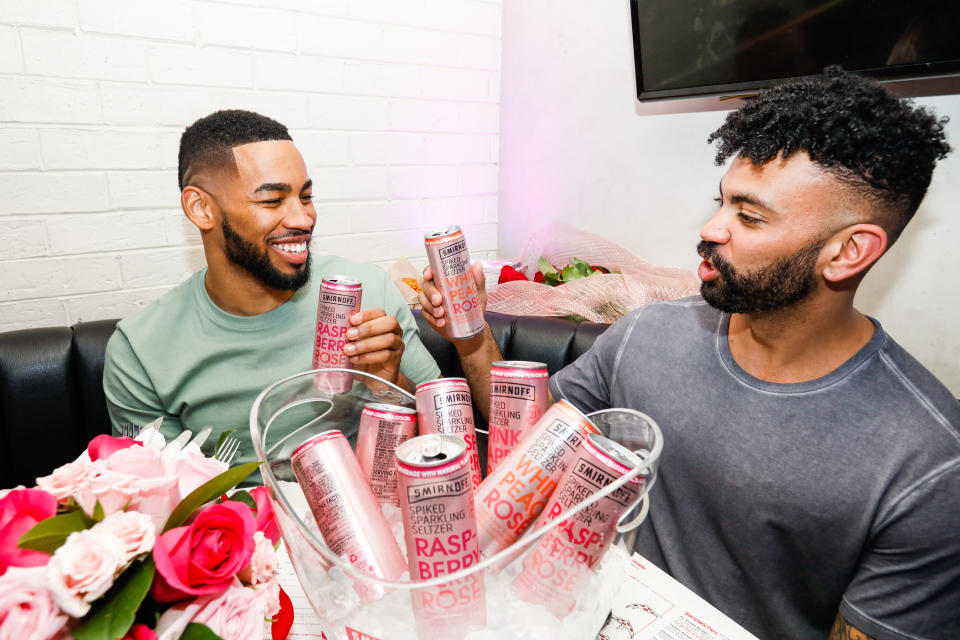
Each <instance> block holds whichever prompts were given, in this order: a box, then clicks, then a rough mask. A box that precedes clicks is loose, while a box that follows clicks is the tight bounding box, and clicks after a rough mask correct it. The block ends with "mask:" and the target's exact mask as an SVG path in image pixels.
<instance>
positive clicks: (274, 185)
mask: <svg viewBox="0 0 960 640" xmlns="http://www.w3.org/2000/svg"><path fill="white" fill-rule="evenodd" d="M261 191H283V192H284V193H289V192H291V191H293V189H292V188H291V187H290V185H288V184H287V183H286V182H264V183H263V184H262V185H260V186H259V187H257V188H256V189H254V191H253V192H254V193H260V192H261Z"/></svg>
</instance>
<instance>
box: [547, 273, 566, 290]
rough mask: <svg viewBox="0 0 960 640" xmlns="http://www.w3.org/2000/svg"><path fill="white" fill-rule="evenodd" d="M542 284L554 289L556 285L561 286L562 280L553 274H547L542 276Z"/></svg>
mask: <svg viewBox="0 0 960 640" xmlns="http://www.w3.org/2000/svg"><path fill="white" fill-rule="evenodd" d="M543 284H548V285H550V286H551V287H555V286H557V285H558V284H563V280H561V279H560V278H558V277H557V274H555V273H548V274H546V275H544V276H543Z"/></svg>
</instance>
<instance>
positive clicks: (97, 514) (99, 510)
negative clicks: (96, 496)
mask: <svg viewBox="0 0 960 640" xmlns="http://www.w3.org/2000/svg"><path fill="white" fill-rule="evenodd" d="M93 519H94V520H96V521H97V522H102V521H103V505H102V504H100V501H99V500H97V504H96V505H95V506H94V507H93Z"/></svg>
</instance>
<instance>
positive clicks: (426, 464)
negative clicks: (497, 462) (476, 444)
mask: <svg viewBox="0 0 960 640" xmlns="http://www.w3.org/2000/svg"><path fill="white" fill-rule="evenodd" d="M396 464H397V473H398V479H399V487H400V510H401V512H402V513H403V529H404V533H405V539H406V545H407V563H408V564H409V566H410V578H411V579H412V580H428V579H431V578H437V577H439V576H443V575H449V574H451V573H455V572H457V571H459V570H461V569H467V568H469V567H471V566H473V565H475V564H477V563H478V562H480V549H479V547H478V544H477V523H476V518H475V516H474V503H473V485H472V484H471V482H470V469H469V465H468V460H467V450H466V446H465V444H464V442H463V440H461V439H460V438H458V437H456V436H450V435H436V434H434V435H426V436H418V437H416V438H413V439H411V440H408V441H407V442H404V443H403V444H401V445H400V446H399V447H397V462H396ZM411 599H412V603H413V613H414V620H415V622H416V627H417V637H418V638H420V640H448V639H457V638H462V637H463V636H465V635H466V633H467V631H468V627H469V626H470V625H473V626H477V627H483V626H484V625H485V624H486V602H485V592H484V583H483V572H480V571H477V572H474V573H472V574H470V575H468V576H466V577H464V578H461V579H459V580H455V581H452V582H446V583H443V584H440V585H437V586H433V587H420V588H415V589H413V590H412V591H411Z"/></svg>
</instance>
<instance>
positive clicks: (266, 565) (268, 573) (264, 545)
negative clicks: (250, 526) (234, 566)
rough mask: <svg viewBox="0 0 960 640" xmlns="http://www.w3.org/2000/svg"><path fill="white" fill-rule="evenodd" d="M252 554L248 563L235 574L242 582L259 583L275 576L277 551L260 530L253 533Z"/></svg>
mask: <svg viewBox="0 0 960 640" xmlns="http://www.w3.org/2000/svg"><path fill="white" fill-rule="evenodd" d="M253 545H254V546H253V555H252V556H250V564H248V565H247V566H245V567H244V568H243V569H241V570H240V573H238V574H237V577H239V578H240V580H241V581H242V582H243V583H244V584H251V585H259V584H263V583H264V582H270V581H271V580H273V579H274V578H276V577H277V565H278V563H277V552H276V551H274V550H273V543H272V542H270V539H269V538H267V537H266V536H265V535H263V532H262V531H257V532H256V533H254V534H253Z"/></svg>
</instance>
